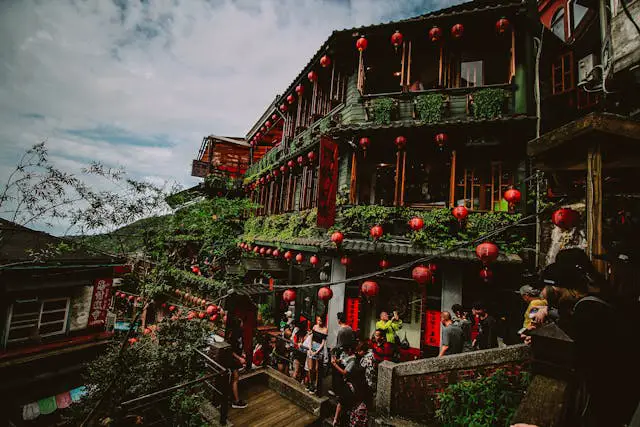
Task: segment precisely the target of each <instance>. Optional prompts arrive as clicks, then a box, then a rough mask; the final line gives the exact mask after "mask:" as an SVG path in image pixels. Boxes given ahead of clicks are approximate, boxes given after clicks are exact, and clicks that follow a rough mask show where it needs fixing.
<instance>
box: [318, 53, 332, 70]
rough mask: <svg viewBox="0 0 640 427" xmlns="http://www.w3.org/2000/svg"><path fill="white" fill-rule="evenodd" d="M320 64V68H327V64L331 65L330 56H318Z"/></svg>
mask: <svg viewBox="0 0 640 427" xmlns="http://www.w3.org/2000/svg"><path fill="white" fill-rule="evenodd" d="M320 65H321V66H322V68H327V67H328V66H329V65H331V58H329V56H327V55H324V56H323V57H322V58H320Z"/></svg>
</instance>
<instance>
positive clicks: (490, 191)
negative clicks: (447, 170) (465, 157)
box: [454, 159, 514, 211]
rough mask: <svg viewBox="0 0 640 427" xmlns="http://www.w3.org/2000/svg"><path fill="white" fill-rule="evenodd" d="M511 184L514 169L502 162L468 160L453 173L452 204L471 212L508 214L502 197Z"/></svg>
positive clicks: (507, 206) (505, 202)
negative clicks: (453, 196) (454, 174)
mask: <svg viewBox="0 0 640 427" xmlns="http://www.w3.org/2000/svg"><path fill="white" fill-rule="evenodd" d="M513 183H514V176H513V169H512V168H509V167H508V166H507V165H505V164H504V163H503V162H499V161H490V160H488V161H485V162H482V161H479V159H472V161H471V160H469V161H468V162H465V163H461V165H460V167H458V169H457V170H456V188H455V193H454V194H455V201H454V203H455V204H456V205H464V206H466V207H467V208H468V209H470V210H480V211H507V210H508V209H509V205H508V203H507V201H506V200H504V199H503V194H504V192H505V191H506V190H507V189H508V188H509V186H511V185H513Z"/></svg>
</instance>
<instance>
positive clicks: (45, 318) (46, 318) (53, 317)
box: [40, 311, 65, 323]
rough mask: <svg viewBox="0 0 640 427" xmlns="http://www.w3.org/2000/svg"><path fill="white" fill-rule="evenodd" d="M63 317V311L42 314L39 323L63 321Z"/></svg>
mask: <svg viewBox="0 0 640 427" xmlns="http://www.w3.org/2000/svg"><path fill="white" fill-rule="evenodd" d="M64 315H65V312H64V311H58V312H54V313H43V314H42V317H41V318H40V323H49V322H55V321H61V320H64Z"/></svg>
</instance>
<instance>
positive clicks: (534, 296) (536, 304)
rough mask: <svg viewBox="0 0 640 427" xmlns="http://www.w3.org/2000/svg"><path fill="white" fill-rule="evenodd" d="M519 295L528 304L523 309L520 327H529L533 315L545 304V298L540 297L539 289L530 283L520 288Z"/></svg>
mask: <svg viewBox="0 0 640 427" xmlns="http://www.w3.org/2000/svg"><path fill="white" fill-rule="evenodd" d="M520 296H521V297H522V299H523V300H524V302H526V303H527V304H528V305H527V309H526V310H525V311H524V321H523V322H522V327H523V328H524V329H531V326H532V319H533V316H534V315H535V313H536V312H537V311H538V310H539V309H541V308H542V307H546V306H547V300H545V299H544V298H541V297H540V291H539V290H538V289H535V288H534V287H533V286H531V285H524V286H522V287H521V288H520Z"/></svg>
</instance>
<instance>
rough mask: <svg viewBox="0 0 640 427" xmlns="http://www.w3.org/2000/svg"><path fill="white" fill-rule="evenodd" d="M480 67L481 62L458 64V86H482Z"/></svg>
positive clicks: (481, 69) (481, 70)
mask: <svg viewBox="0 0 640 427" xmlns="http://www.w3.org/2000/svg"><path fill="white" fill-rule="evenodd" d="M482 65H483V64H482V61H469V62H462V64H460V81H461V83H460V86H462V87H474V86H482V85H483V84H484V79H483V73H482V72H483V67H482Z"/></svg>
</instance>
